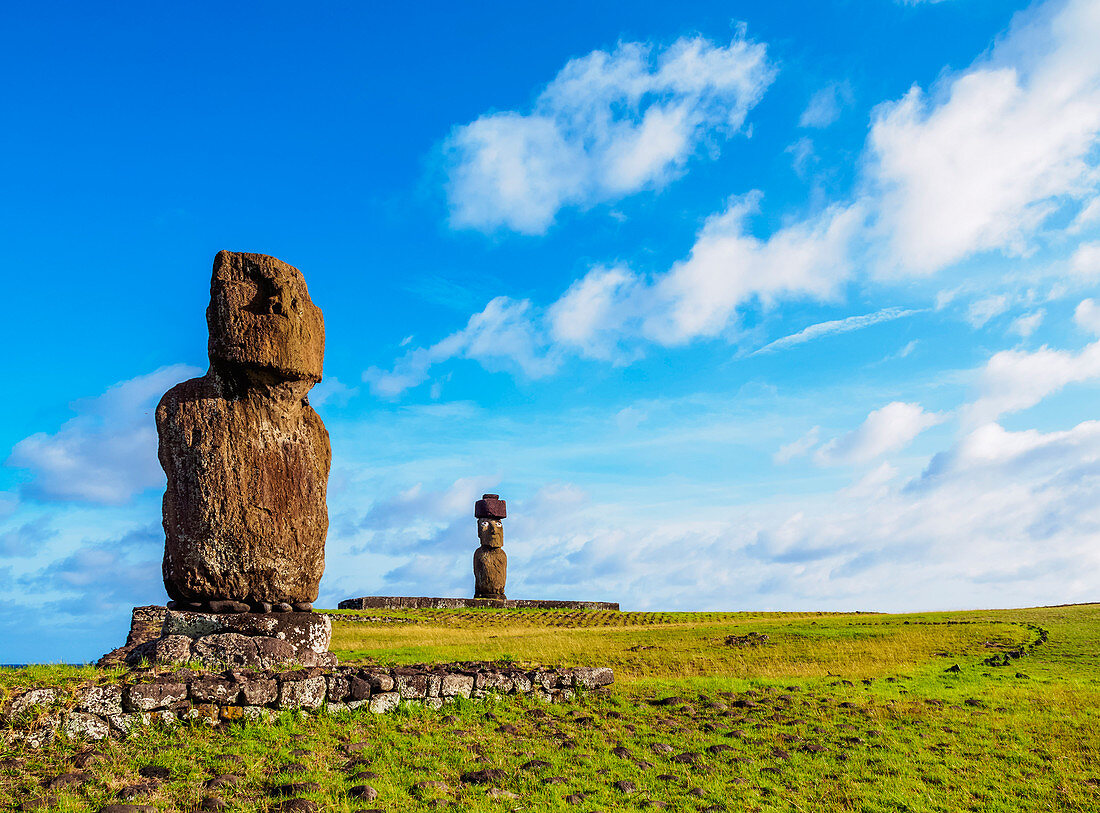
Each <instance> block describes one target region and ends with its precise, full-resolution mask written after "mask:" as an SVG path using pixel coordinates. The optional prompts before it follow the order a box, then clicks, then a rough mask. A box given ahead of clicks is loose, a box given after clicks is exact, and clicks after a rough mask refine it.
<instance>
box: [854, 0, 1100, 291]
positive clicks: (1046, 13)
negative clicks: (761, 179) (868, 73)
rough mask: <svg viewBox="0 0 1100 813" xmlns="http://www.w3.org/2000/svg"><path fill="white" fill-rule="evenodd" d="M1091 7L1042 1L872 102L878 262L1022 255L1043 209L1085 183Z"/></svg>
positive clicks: (1083, 1) (1086, 1) (1091, 110)
mask: <svg viewBox="0 0 1100 813" xmlns="http://www.w3.org/2000/svg"><path fill="white" fill-rule="evenodd" d="M1097 41H1100V7H1098V6H1097V5H1096V3H1094V2H1090V0H1070V2H1067V3H1065V4H1057V5H1055V4H1047V5H1046V6H1043V7H1041V8H1040V9H1039V10H1038V11H1036V12H1033V13H1031V14H1030V15H1024V16H1022V17H1021V18H1019V19H1018V21H1017V23H1016V25H1015V26H1014V29H1013V30H1012V31H1011V32H1010V34H1009V36H1008V37H1006V38H1005V39H1003V40H1001V41H1000V42H998V44H997V45H996V47H995V48H994V49H993V51H992V53H991V54H990V56H989V57H988V58H987V59H983V60H981V61H980V62H978V63H977V64H975V65H974V66H972V67H971V68H969V69H968V70H966V71H963V72H962V73H960V74H957V75H954V76H950V77H948V78H947V79H945V80H943V81H942V82H941V84H940V85H939V86H938V87H937V88H936V89H935V90H934V92H933V93H932V94H931V96H930V95H929V94H927V93H925V91H923V90H922V89H921V88H919V87H916V86H914V87H913V88H912V89H911V90H910V91H909V92H908V93H907V94H906V95H905V96H904V97H903V98H902V99H901V100H899V101H897V102H893V103H889V104H885V105H882V106H881V107H880V108H879V110H878V111H877V113H876V115H875V119H874V123H873V125H872V128H871V135H870V139H869V147H870V150H871V155H870V175H871V180H872V182H873V183H874V184H875V186H876V187H877V190H878V191H877V194H878V195H879V203H878V214H879V226H880V229H881V235H882V239H883V240H884V242H885V247H884V252H883V264H884V268H886V269H889V270H896V271H901V272H905V273H911V274H930V273H932V272H935V271H938V270H940V269H942V268H944V267H946V266H948V265H950V264H952V263H955V262H957V261H959V260H962V259H964V258H966V257H968V256H971V255H973V254H976V253H979V252H983V251H991V250H998V251H1003V252H1005V253H1008V254H1013V255H1020V254H1026V253H1028V252H1029V251H1030V250H1032V249H1033V247H1034V237H1035V235H1036V233H1037V232H1038V231H1039V230H1040V228H1041V227H1042V226H1043V225H1044V224H1045V223H1046V222H1047V220H1048V218H1049V217H1050V216H1051V215H1052V214H1054V213H1055V212H1056V211H1058V210H1059V209H1060V208H1062V207H1063V206H1064V205H1065V204H1066V203H1067V202H1071V203H1072V202H1076V203H1077V204H1078V205H1081V204H1083V203H1085V202H1087V200H1089V199H1091V198H1092V197H1093V195H1094V194H1095V188H1096V181H1097V176H1096V169H1097V167H1096V144H1097V137H1098V135H1100V50H1098V49H1097V48H1096V42H1097Z"/></svg>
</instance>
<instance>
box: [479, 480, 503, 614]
mask: <svg viewBox="0 0 1100 813" xmlns="http://www.w3.org/2000/svg"><path fill="white" fill-rule="evenodd" d="M474 516H475V517H476V518H477V536H478V539H479V540H480V541H481V547H479V548H478V549H477V550H476V551H474V598H494V599H503V598H505V595H504V583H505V581H506V580H507V577H508V554H506V553H505V552H504V524H503V523H502V522H501V520H502V519H504V518H505V517H506V516H508V511H507V506H506V505H505V502H504V500H501V499H498V495H496V494H485V495H484V496H483V497H482V498H481V499H480V500H478V501H477V502H476V503H475V504H474Z"/></svg>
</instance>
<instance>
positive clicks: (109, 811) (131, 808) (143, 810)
mask: <svg viewBox="0 0 1100 813" xmlns="http://www.w3.org/2000/svg"><path fill="white" fill-rule="evenodd" d="M99 813H160V811H159V810H158V809H157V808H156V807H154V806H153V805H107V806H106V807H101V808H99Z"/></svg>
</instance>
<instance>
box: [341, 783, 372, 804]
mask: <svg viewBox="0 0 1100 813" xmlns="http://www.w3.org/2000/svg"><path fill="white" fill-rule="evenodd" d="M348 796H350V797H351V798H353V799H361V800H363V801H364V802H373V801H374V800H375V799H377V798H378V791H377V790H375V789H374V788H372V787H371V786H370V785H356V786H355V787H352V788H348Z"/></svg>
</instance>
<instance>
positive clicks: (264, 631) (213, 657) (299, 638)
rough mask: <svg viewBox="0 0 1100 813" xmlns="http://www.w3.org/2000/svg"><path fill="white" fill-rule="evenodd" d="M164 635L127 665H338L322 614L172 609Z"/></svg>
mask: <svg viewBox="0 0 1100 813" xmlns="http://www.w3.org/2000/svg"><path fill="white" fill-rule="evenodd" d="M163 629H164V635H163V637H161V638H157V639H156V640H153V641H147V642H146V643H144V644H139V645H138V646H136V647H134V648H133V649H132V650H131V651H130V653H129V654H128V655H127V656H126V660H127V663H129V664H130V665H132V666H133V665H137V664H139V663H141V662H142V661H148V662H149V663H159V664H180V665H183V664H187V663H190V662H192V661H197V662H201V663H204V664H206V665H207V666H211V667H219V668H220V667H225V666H234V667H247V668H258V669H269V668H272V667H276V666H283V665H287V664H297V665H301V666H335V665H336V656H334V655H333V654H332V653H331V652H329V651H328V646H329V641H330V640H331V638H332V620H331V619H330V618H329V617H328V616H326V615H321V614H320V613H294V612H291V613H232V614H229V615H219V614H216V613H204V612H189V611H184V610H168V611H167V612H166V613H165V618H164V628H163Z"/></svg>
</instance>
